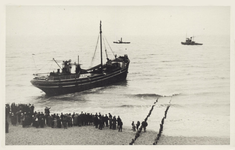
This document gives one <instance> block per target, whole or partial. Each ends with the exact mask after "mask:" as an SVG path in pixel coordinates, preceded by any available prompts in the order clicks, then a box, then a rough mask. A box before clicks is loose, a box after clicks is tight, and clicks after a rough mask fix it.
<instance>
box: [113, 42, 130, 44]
mask: <svg viewBox="0 0 235 150" xmlns="http://www.w3.org/2000/svg"><path fill="white" fill-rule="evenodd" d="M113 43H116V44H130V43H131V42H113Z"/></svg>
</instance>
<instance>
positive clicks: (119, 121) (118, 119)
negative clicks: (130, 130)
mask: <svg viewBox="0 0 235 150" xmlns="http://www.w3.org/2000/svg"><path fill="white" fill-rule="evenodd" d="M120 123H121V118H120V117H119V116H118V117H117V124H118V129H119V128H120V127H119V126H120Z"/></svg>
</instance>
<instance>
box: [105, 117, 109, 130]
mask: <svg viewBox="0 0 235 150" xmlns="http://www.w3.org/2000/svg"><path fill="white" fill-rule="evenodd" d="M104 120H105V125H106V127H108V121H109V118H108V116H107V114H105V117H104Z"/></svg>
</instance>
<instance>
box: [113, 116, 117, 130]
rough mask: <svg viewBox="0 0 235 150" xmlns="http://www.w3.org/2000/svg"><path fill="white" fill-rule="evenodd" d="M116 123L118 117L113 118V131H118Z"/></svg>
mask: <svg viewBox="0 0 235 150" xmlns="http://www.w3.org/2000/svg"><path fill="white" fill-rule="evenodd" d="M116 121H117V120H116V117H115V116H113V130H116V124H117V122H116Z"/></svg>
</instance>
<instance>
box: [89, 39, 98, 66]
mask: <svg viewBox="0 0 235 150" xmlns="http://www.w3.org/2000/svg"><path fill="white" fill-rule="evenodd" d="M99 37H100V36H99V35H98V38H97V42H96V46H95V52H94V55H93V57H92V60H91V65H90V66H92V63H93V61H94V58H95V53H96V50H97V46H98V42H99Z"/></svg>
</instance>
